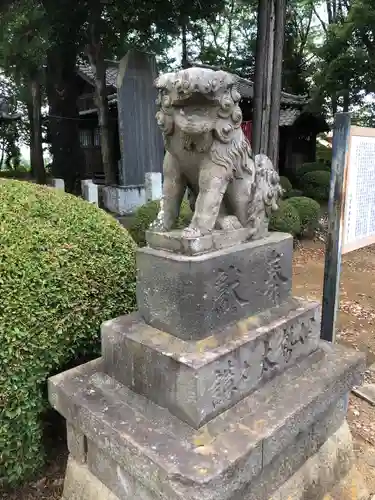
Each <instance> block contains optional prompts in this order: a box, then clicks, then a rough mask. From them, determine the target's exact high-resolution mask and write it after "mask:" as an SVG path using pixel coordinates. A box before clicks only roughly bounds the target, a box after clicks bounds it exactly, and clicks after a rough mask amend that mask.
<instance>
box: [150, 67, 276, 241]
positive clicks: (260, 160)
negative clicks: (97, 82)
mask: <svg viewBox="0 0 375 500" xmlns="http://www.w3.org/2000/svg"><path fill="white" fill-rule="evenodd" d="M155 85H156V87H157V89H158V90H159V96H158V101H157V104H158V106H159V111H158V112H157V115H156V119H157V122H158V125H159V127H160V128H161V130H162V132H163V136H164V142H165V147H166V155H165V158H164V165H163V170H164V185H163V203H162V207H161V211H160V213H159V216H158V219H157V221H156V224H155V225H154V229H160V230H164V231H169V230H170V229H171V228H172V226H173V224H174V223H175V221H176V219H177V217H178V214H179V210H180V205H181V202H182V199H183V196H184V194H185V191H186V189H187V188H188V190H189V199H190V204H191V206H192V210H193V213H194V215H193V218H192V220H191V223H190V225H189V227H188V228H186V229H185V230H184V232H183V236H185V237H197V236H201V235H204V234H208V233H210V232H211V231H212V230H213V229H222V230H230V229H239V228H248V229H249V238H254V239H255V238H259V237H262V236H264V235H265V234H266V233H267V230H268V219H269V216H270V213H271V211H272V210H276V209H277V199H278V197H279V195H280V194H281V187H280V184H279V176H278V174H277V172H276V171H275V170H274V168H273V166H272V163H271V161H270V160H269V158H267V157H266V156H264V155H258V156H255V158H254V159H253V157H252V151H251V146H250V143H249V141H248V140H247V139H246V137H245V135H244V133H243V131H242V129H241V122H242V112H241V109H240V107H239V101H240V98H241V96H240V94H239V92H238V91H237V90H236V88H235V77H234V76H233V75H230V74H229V73H226V72H224V71H214V70H210V69H203V68H190V69H187V70H182V71H180V72H177V73H167V74H164V75H161V76H160V77H159V78H158V79H157V80H156V82H155Z"/></svg>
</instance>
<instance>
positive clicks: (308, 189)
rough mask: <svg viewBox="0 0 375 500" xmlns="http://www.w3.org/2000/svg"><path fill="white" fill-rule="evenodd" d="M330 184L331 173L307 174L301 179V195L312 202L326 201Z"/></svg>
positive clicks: (321, 171)
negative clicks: (312, 200)
mask: <svg viewBox="0 0 375 500" xmlns="http://www.w3.org/2000/svg"><path fill="white" fill-rule="evenodd" d="M330 183H331V173H330V172H327V171H325V170H320V171H319V170H318V171H317V172H308V173H307V174H305V175H304V176H303V177H302V180H301V184H302V188H303V194H304V195H305V196H307V197H308V198H313V199H314V200H321V201H327V200H328V198H329V190H330Z"/></svg>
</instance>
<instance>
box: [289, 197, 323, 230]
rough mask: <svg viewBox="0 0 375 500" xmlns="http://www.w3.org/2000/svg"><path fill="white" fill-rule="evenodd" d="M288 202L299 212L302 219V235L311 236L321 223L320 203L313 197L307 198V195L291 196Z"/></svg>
mask: <svg viewBox="0 0 375 500" xmlns="http://www.w3.org/2000/svg"><path fill="white" fill-rule="evenodd" d="M288 203H289V204H290V205H292V206H293V207H294V208H295V209H296V210H297V212H298V215H299V219H300V221H301V230H300V235H301V236H310V235H311V234H312V233H313V232H314V231H315V229H316V228H317V227H318V224H319V216H320V205H319V203H318V202H317V201H315V200H312V199H311V198H307V197H306V196H298V197H293V198H289V199H288Z"/></svg>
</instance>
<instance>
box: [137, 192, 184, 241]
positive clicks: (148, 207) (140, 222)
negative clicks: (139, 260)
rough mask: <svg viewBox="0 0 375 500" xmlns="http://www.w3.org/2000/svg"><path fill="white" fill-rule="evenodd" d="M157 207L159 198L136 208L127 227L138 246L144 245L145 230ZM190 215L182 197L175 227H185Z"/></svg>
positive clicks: (151, 220)
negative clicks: (132, 218)
mask: <svg viewBox="0 0 375 500" xmlns="http://www.w3.org/2000/svg"><path fill="white" fill-rule="evenodd" d="M159 207H160V200H154V201H150V202H148V203H146V204H145V205H142V206H141V207H139V208H138V209H137V210H136V212H135V214H134V220H133V222H132V224H131V226H130V228H129V233H130V234H131V236H132V237H133V239H134V241H135V242H136V243H137V245H138V246H140V247H143V246H145V245H146V231H147V229H148V228H149V227H150V224H151V223H152V222H154V220H155V219H156V217H157V215H158V212H159ZM192 215H193V214H192V212H191V209H190V206H189V203H188V202H187V201H186V200H185V199H184V200H183V202H182V205H181V210H180V217H179V219H178V221H177V224H176V228H184V227H187V226H188V225H189V223H190V221H191V218H192Z"/></svg>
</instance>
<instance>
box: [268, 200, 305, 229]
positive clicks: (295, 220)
mask: <svg viewBox="0 0 375 500" xmlns="http://www.w3.org/2000/svg"><path fill="white" fill-rule="evenodd" d="M288 201H289V200H282V201H280V202H279V209H278V210H277V211H276V212H274V213H273V214H272V216H271V219H270V224H269V229H270V231H279V232H282V233H290V234H291V235H293V236H297V235H298V234H300V231H301V221H300V218H299V215H298V212H297V210H296V209H295V208H294V207H293V205H291V204H290V203H288Z"/></svg>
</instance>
